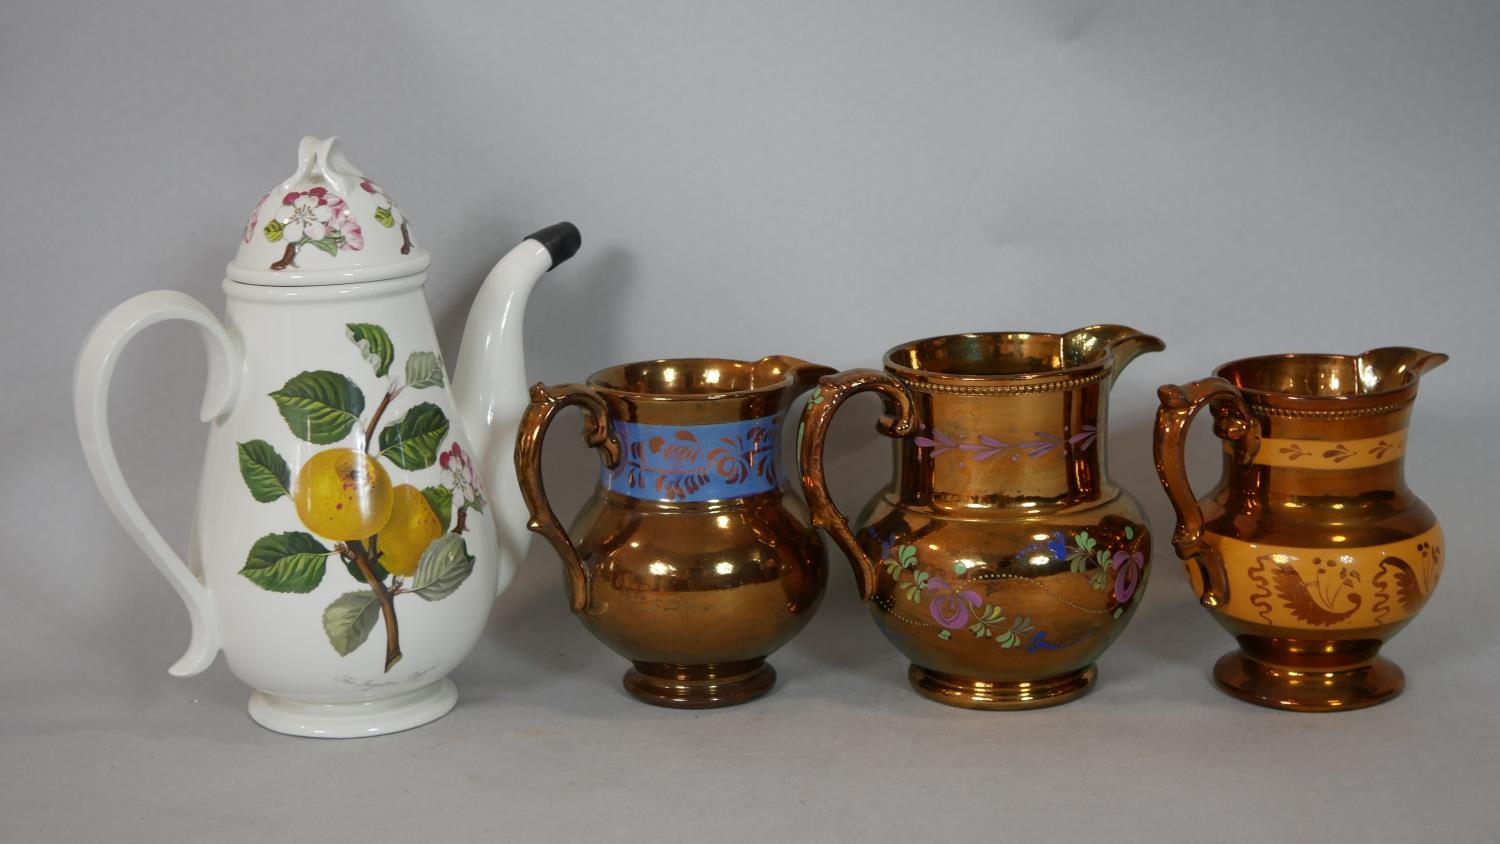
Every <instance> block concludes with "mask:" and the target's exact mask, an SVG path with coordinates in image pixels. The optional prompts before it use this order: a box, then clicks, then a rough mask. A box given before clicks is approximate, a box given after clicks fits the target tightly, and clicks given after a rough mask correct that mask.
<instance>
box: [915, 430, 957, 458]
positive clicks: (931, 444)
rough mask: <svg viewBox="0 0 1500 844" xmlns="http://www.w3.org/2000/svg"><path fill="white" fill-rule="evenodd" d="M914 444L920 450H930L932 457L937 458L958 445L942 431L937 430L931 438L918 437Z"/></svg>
mask: <svg viewBox="0 0 1500 844" xmlns="http://www.w3.org/2000/svg"><path fill="white" fill-rule="evenodd" d="M915 442H916V444H917V446H918V447H920V448H930V449H932V456H933V457H937V456H938V455H939V454H942V453H943V452H945V451H952V450H953V448H954V447H955V446H957V445H958V443H956V442H954V441H953V439H952V438H951V437H948V436H947V435H945V434H944V433H943V432H942V431H938V430H934V431H933V432H932V436H931V437H924V436H921V435H918V436H917V437H916V440H915Z"/></svg>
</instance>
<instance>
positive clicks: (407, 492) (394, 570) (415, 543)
mask: <svg viewBox="0 0 1500 844" xmlns="http://www.w3.org/2000/svg"><path fill="white" fill-rule="evenodd" d="M393 497H394V498H395V499H396V500H395V504H394V505H393V506H392V507H391V518H390V521H388V522H386V523H385V527H383V528H381V529H380V538H379V543H380V545H379V548H380V564H381V565H382V566H385V570H386V571H388V572H390V573H391V574H395V575H400V576H401V577H411V576H412V575H413V574H416V572H417V562H418V561H419V560H421V559H422V552H423V551H426V550H427V546H428V545H431V544H432V541H433V540H434V539H437V538H438V537H439V536H442V535H443V525H442V523H440V522H439V521H438V517H437V513H435V512H433V509H432V505H431V504H429V503H427V497H426V496H424V495H423V494H422V491H421V490H419V489H417V488H416V487H414V486H412V485H411V484H402V485H401V486H398V487H396V491H395V493H394V496H393Z"/></svg>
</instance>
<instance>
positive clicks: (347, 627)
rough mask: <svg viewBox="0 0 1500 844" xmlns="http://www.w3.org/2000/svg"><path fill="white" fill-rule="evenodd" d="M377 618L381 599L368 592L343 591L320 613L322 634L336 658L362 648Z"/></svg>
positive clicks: (367, 590)
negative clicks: (335, 653) (325, 635)
mask: <svg viewBox="0 0 1500 844" xmlns="http://www.w3.org/2000/svg"><path fill="white" fill-rule="evenodd" d="M379 617H380V600H379V599H378V598H376V597H375V593H374V592H373V591H371V590H369V589H364V590H361V591H359V592H345V593H344V594H342V595H340V596H338V597H337V598H335V599H334V601H333V603H331V604H329V605H328V608H327V609H325V610H323V632H324V633H327V634H328V643H329V644H330V645H333V649H334V650H335V651H338V654H339V656H348V655H349V652H350V651H353V650H354V649H355V648H357V647H359V646H360V645H363V644H364V643H365V640H366V639H368V638H370V631H371V630H373V629H375V620H376V619H377V618H379Z"/></svg>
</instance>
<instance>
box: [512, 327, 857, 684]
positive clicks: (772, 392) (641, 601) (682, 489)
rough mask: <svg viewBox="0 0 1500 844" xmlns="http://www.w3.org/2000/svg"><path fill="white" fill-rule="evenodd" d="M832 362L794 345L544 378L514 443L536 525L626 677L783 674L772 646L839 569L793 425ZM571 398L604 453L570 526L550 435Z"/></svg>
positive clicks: (701, 679) (800, 621) (588, 622)
mask: <svg viewBox="0 0 1500 844" xmlns="http://www.w3.org/2000/svg"><path fill="white" fill-rule="evenodd" d="M832 372H833V370H832V369H831V368H829V367H825V366H816V365H814V364H811V363H808V362H806V361H802V360H798V359H796V358H790V357H784V356H772V357H766V358H762V359H760V360H758V361H737V360H725V359H719V358H685V359H676V360H657V361H648V362H642V363H632V364H625V365H623V366H616V367H612V368H610V369H605V370H603V371H601V372H597V373H595V374H594V375H592V376H590V377H589V379H588V383H587V384H564V385H560V386H554V387H547V386H543V385H542V384H537V385H535V386H534V387H532V391H531V407H530V409H529V410H528V411H527V413H526V416H525V418H524V420H523V421H522V423H521V430H520V437H519V439H518V440H517V442H516V469H517V472H518V473H519V476H520V479H521V490H522V494H523V497H524V498H525V500H526V505H527V506H528V507H529V508H530V510H531V514H532V520H531V524H530V528H531V529H532V530H533V531H536V532H537V533H540V534H542V535H543V536H545V537H546V538H547V539H548V541H550V542H551V543H552V545H553V547H554V548H556V549H557V553H558V555H559V556H560V557H562V561H563V567H564V572H565V574H566V579H567V585H568V591H569V597H570V600H571V604H572V608H573V612H574V613H575V614H577V616H578V617H579V619H580V620H582V621H583V623H584V626H586V627H588V629H589V631H590V632H592V633H593V634H594V635H595V636H596V637H598V638H599V639H600V640H601V641H603V642H604V643H605V644H606V645H608V646H609V647H610V648H612V649H613V650H614V651H615V652H616V653H619V654H620V655H621V656H623V657H625V658H626V659H628V660H630V661H631V662H632V664H633V667H632V668H631V669H630V670H629V671H627V672H626V674H625V688H626V690H627V691H629V692H630V693H631V694H632V695H634V696H635V697H637V698H638V699H640V700H643V701H645V702H647V703H653V704H657V705H659V706H671V707H679V708H706V707H714V706H725V705H730V704H736V703H743V702H745V701H748V700H751V699H753V698H756V697H759V696H760V695H762V694H765V693H766V692H767V691H769V690H770V688H771V686H772V684H773V683H774V682H775V679H776V672H775V670H773V669H772V668H771V666H770V665H768V664H767V663H766V656H767V655H769V654H770V653H771V652H773V651H775V650H776V649H777V648H779V647H781V646H782V645H783V644H785V643H786V642H787V641H788V640H790V639H791V638H792V636H794V635H795V634H796V633H797V631H799V630H801V629H802V627H803V625H805V624H806V623H807V622H808V620H809V619H810V618H811V617H812V614H813V611H814V610H816V609H817V606H818V603H819V602H820V601H821V600H822V596H823V590H824V587H825V585H826V584H827V581H828V563H827V559H826V557H825V555H824V552H823V545H822V543H821V542H820V541H819V539H818V535H817V532H816V531H814V530H813V528H812V525H811V523H810V522H809V519H808V514H807V509H806V506H805V505H804V504H803V503H802V501H801V499H800V498H799V497H798V496H797V494H796V493H795V492H794V491H793V490H792V488H791V487H790V485H789V484H788V482H787V481H786V480H785V479H783V478H782V476H781V472H780V468H779V466H780V458H781V453H782V452H781V448H780V441H781V429H782V423H783V419H784V417H785V415H786V412H787V409H788V408H789V407H790V406H791V404H792V401H793V400H794V399H796V398H797V397H798V396H799V395H801V394H802V393H804V392H806V391H807V390H809V389H811V388H812V386H813V384H814V383H816V382H817V379H818V378H819V377H820V376H822V375H826V374H829V373H832ZM570 405H577V406H578V407H579V408H581V409H582V411H583V414H584V418H585V427H584V439H585V442H586V443H587V444H588V445H590V446H593V447H595V448H597V449H598V450H599V456H600V460H601V462H602V466H601V468H600V472H599V480H598V483H597V484H596V486H595V488H594V493H593V497H592V498H590V499H589V501H588V503H587V504H586V505H584V508H583V510H582V512H580V513H579V515H578V518H577V519H576V520H575V521H574V523H573V529H572V530H571V531H565V530H564V529H563V527H562V524H561V523H560V522H559V521H558V519H557V517H556V516H555V515H554V514H553V512H552V506H551V505H550V504H549V503H548V501H547V494H546V490H545V489H544V487H543V483H542V473H541V449H542V440H543V437H544V436H545V434H546V431H547V426H548V425H549V424H550V423H551V421H552V418H553V417H554V416H556V415H557V412H558V411H560V410H562V409H563V408H565V407H568V406H570Z"/></svg>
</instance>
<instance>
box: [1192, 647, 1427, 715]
mask: <svg viewBox="0 0 1500 844" xmlns="http://www.w3.org/2000/svg"><path fill="white" fill-rule="evenodd" d="M1214 684H1215V685H1217V686H1218V687H1219V688H1220V689H1222V690H1223V691H1225V692H1227V693H1228V694H1230V695H1233V696H1234V697H1237V698H1239V699H1240V700H1243V701H1246V702H1247V703H1254V704H1258V705H1260V706H1265V707H1269V708H1271V709H1285V710H1289V711H1292V712H1338V711H1340V710H1343V709H1362V708H1364V707H1366V706H1374V705H1376V704H1378V703H1384V702H1386V701H1388V700H1390V699H1391V698H1393V697H1395V696H1396V695H1399V694H1401V690H1402V689H1403V688H1405V686H1406V675H1405V674H1404V673H1402V671H1401V668H1400V666H1398V665H1396V663H1394V662H1391V661H1390V660H1388V659H1386V658H1385V657H1383V656H1377V657H1375V658H1374V659H1372V660H1371V661H1369V662H1367V663H1364V664H1361V665H1356V666H1353V667H1345V668H1338V669H1327V668H1313V669H1311V670H1308V669H1299V668H1292V667H1287V666H1277V665H1271V664H1269V663H1265V662H1261V661H1259V660H1256V659H1254V658H1252V657H1249V656H1247V655H1245V653H1244V652H1242V651H1238V650H1236V651H1231V652H1229V653H1227V654H1225V655H1224V656H1222V657H1220V658H1219V661H1218V662H1216V663H1214Z"/></svg>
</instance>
